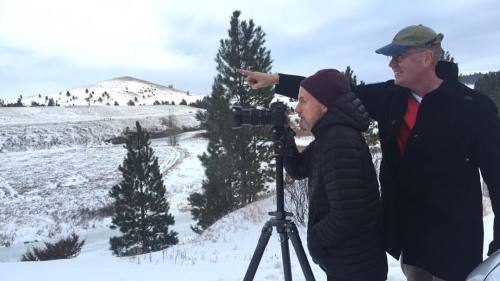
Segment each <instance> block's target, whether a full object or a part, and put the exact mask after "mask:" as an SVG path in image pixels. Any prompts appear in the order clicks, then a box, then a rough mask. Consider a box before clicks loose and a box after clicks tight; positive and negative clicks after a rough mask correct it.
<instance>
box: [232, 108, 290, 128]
mask: <svg viewBox="0 0 500 281" xmlns="http://www.w3.org/2000/svg"><path fill="white" fill-rule="evenodd" d="M231 109H232V111H233V116H234V122H235V126H234V128H241V127H254V126H272V127H273V128H282V127H284V125H285V120H286V115H285V113H286V111H287V109H288V107H287V106H286V105H285V104H284V103H282V102H273V103H272V104H271V108H270V109H257V108H255V107H253V106H233V107H232V108H231Z"/></svg>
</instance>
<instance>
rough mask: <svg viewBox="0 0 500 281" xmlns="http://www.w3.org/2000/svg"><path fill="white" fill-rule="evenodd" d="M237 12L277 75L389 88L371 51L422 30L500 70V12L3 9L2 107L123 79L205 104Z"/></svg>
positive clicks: (439, 7)
mask: <svg viewBox="0 0 500 281" xmlns="http://www.w3.org/2000/svg"><path fill="white" fill-rule="evenodd" d="M236 9H238V10H241V12H242V15H241V16H240V19H242V20H248V19H250V18H251V19H253V20H254V22H255V23H256V24H257V25H260V26H261V27H262V29H263V30H264V32H266V34H267V35H266V39H267V42H266V47H267V48H268V49H269V50H271V57H272V59H273V60H274V63H273V71H274V72H285V73H292V74H301V75H309V74H312V73H314V72H315V71H316V70H318V69H321V68H326V67H328V68H338V69H341V70H343V69H345V67H346V66H347V65H350V66H351V67H352V68H353V69H354V71H355V74H357V76H358V79H361V80H364V81H366V82H376V81H382V80H388V79H391V78H392V73H391V71H390V70H389V68H388V67H387V64H388V60H387V59H386V58H385V57H384V56H381V55H377V54H375V53H374V50H375V49H377V48H378V47H381V46H383V45H385V44H387V43H389V42H390V41H391V40H392V38H393V36H394V35H395V33H396V32H397V31H398V30H399V29H401V28H402V27H404V26H407V25H411V24H419V23H422V24H425V25H428V26H430V27H432V28H434V29H435V30H436V31H437V32H441V33H443V34H444V40H443V47H444V49H445V50H448V51H449V52H450V53H451V54H452V56H453V57H454V58H455V60H456V61H458V62H459V67H460V71H461V72H462V73H472V72H478V71H483V72H484V71H498V70H500V47H499V46H500V2H499V1H498V0H478V1H472V0H467V1H465V0H437V1H436V0H432V1H416V0H414V1H401V0H386V1H380V0H373V1H372V0H363V1H357V0H351V1H333V0H328V1H305V0H304V1H293V0H287V1H285V0H265V1H260V0H259V1H257V0H255V1H236V0H220V1H218V0H211V1H194V0H181V1H179V0H176V1H173V0H172V1H171V0H163V1H160V0H157V1H155V0H81V1H80V0H43V1H40V0H32V1H31V0H0V98H12V97H17V96H19V94H22V95H23V96H31V95H38V94H42V95H45V94H50V93H54V92H58V91H60V90H64V89H67V88H72V87H79V86H84V85H88V84H93V83H96V82H99V81H103V80H107V79H111V78H114V77H119V76H133V77H136V78H140V79H144V80H148V81H151V82H155V83H159V84H164V85H169V84H172V85H174V87H176V88H178V89H181V90H185V91H190V92H191V93H192V94H209V93H210V90H211V85H212V82H213V78H214V75H215V73H216V72H215V62H214V58H215V55H216V53H217V50H218V47H219V40H220V39H222V38H227V29H228V28H229V19H230V17H231V14H232V11H234V10H236Z"/></svg>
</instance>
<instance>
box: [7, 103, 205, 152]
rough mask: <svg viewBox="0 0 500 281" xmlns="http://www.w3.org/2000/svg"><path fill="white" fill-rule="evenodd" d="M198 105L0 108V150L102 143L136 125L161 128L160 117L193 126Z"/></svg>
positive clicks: (183, 125)
mask: <svg viewBox="0 0 500 281" xmlns="http://www.w3.org/2000/svg"><path fill="white" fill-rule="evenodd" d="M196 111H198V109H197V108H193V107H190V106H182V105H175V106H173V105H156V106H90V107H88V106H78V107H0V152H3V151H24V150H34V149H47V148H52V147H60V146H63V147H73V146H75V145H80V146H88V145H101V144H104V143H105V142H106V140H109V139H111V138H115V137H117V136H120V135H122V134H123V131H124V130H125V128H127V127H129V128H131V129H133V128H135V121H139V122H140V123H141V125H142V127H144V128H147V129H150V130H153V131H154V130H162V129H165V128H166V127H165V126H163V125H162V119H164V118H167V117H168V116H169V115H172V116H174V117H175V119H176V121H177V126H178V127H180V128H181V127H195V126H197V125H198V124H199V122H198V121H197V120H196V119H195V117H194V116H195V113H196Z"/></svg>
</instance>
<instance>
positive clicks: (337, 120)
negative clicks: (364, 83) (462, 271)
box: [284, 93, 387, 280]
mask: <svg viewBox="0 0 500 281" xmlns="http://www.w3.org/2000/svg"><path fill="white" fill-rule="evenodd" d="M369 122H370V121H369V118H368V114H367V113H366V111H365V110H364V107H363V105H362V104H361V101H360V100H359V99H357V98H356V97H355V95H354V94H353V93H349V94H347V95H344V96H341V97H340V98H338V99H336V100H335V101H334V103H333V105H332V106H331V107H330V108H329V110H328V112H327V113H326V114H325V115H324V116H323V117H322V118H321V119H320V120H318V122H317V123H316V124H315V125H314V127H313V128H312V130H311V131H312V133H313V134H314V137H315V140H314V141H313V142H312V143H310V144H309V145H308V146H307V147H306V148H305V149H304V151H303V152H302V153H299V152H298V151H297V148H296V146H295V144H294V142H293V141H292V143H293V145H288V146H287V147H286V153H285V157H284V165H285V169H286V171H287V173H288V174H289V175H290V176H291V177H292V178H295V179H302V178H306V177H307V178H308V179H309V186H310V190H311V191H312V194H311V196H310V202H309V222H308V231H307V233H308V235H307V236H308V238H307V241H308V243H307V244H308V248H309V252H310V254H311V256H312V257H313V260H314V261H315V262H316V263H318V264H319V265H320V266H321V267H322V268H323V269H324V270H325V271H326V272H327V274H328V275H332V276H335V277H336V278H340V279H347V280H385V279H386V276H387V258H386V255H385V251H384V249H383V246H382V242H381V228H380V222H381V202H380V198H379V188H378V182H377V178H376V173H375V169H374V167H373V163H372V158H371V155H370V152H369V149H368V146H367V144H366V142H365V140H364V138H363V136H362V133H361V132H362V131H366V129H367V128H368V125H369Z"/></svg>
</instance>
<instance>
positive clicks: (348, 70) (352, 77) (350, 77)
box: [344, 65, 365, 88]
mask: <svg viewBox="0 0 500 281" xmlns="http://www.w3.org/2000/svg"><path fill="white" fill-rule="evenodd" d="M344 75H345V76H346V77H347V80H349V84H350V85H351V88H353V87H354V86H356V85H358V78H357V77H356V75H355V74H354V70H353V69H352V68H351V66H349V65H348V66H347V67H346V69H345V71H344ZM364 84H365V82H364V81H361V82H359V85H364Z"/></svg>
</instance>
